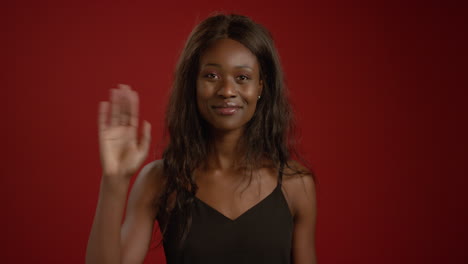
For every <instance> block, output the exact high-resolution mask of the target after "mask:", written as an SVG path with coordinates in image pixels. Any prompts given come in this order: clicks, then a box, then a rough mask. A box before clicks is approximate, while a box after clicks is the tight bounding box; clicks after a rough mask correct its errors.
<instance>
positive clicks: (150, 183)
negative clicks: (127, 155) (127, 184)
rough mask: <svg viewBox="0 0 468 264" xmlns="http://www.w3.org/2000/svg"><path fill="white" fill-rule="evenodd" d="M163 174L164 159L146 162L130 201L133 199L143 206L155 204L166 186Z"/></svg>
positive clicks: (136, 180) (134, 186) (133, 188)
mask: <svg viewBox="0 0 468 264" xmlns="http://www.w3.org/2000/svg"><path fill="white" fill-rule="evenodd" d="M163 175H164V173H163V160H155V161H152V162H150V163H148V164H146V165H145V166H144V167H143V168H142V169H141V170H140V173H139V174H138V176H137V177H136V179H135V182H134V184H133V187H132V190H131V193H130V197H129V202H132V200H133V201H135V202H137V203H138V204H140V205H142V206H143V205H147V206H153V205H154V202H155V201H157V198H158V197H159V196H160V195H161V193H162V191H163V189H164V186H165V178H164V177H163Z"/></svg>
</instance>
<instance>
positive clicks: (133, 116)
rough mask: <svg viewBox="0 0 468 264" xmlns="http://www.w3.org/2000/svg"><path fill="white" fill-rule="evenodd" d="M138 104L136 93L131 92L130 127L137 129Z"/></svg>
mask: <svg viewBox="0 0 468 264" xmlns="http://www.w3.org/2000/svg"><path fill="white" fill-rule="evenodd" d="M139 104H140V99H139V97H138V93H137V92H136V91H132V92H131V96H130V125H131V126H133V127H138V107H139Z"/></svg>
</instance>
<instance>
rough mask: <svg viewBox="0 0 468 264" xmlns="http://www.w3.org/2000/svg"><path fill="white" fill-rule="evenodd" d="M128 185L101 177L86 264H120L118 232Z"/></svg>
mask: <svg viewBox="0 0 468 264" xmlns="http://www.w3.org/2000/svg"><path fill="white" fill-rule="evenodd" d="M128 187H129V183H128V182H125V181H124V182H116V181H115V180H111V179H109V177H106V176H102V179H101V185H100V191H99V199H98V203H97V207H96V214H95V216H94V222H93V226H92V228H91V233H90V236H89V240H88V247H87V250H86V263H88V264H91V263H100V264H101V263H112V264H116V263H120V262H121V252H120V230H121V225H122V217H123V214H124V210H125V202H126V197H127V192H128Z"/></svg>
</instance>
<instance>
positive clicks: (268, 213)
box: [164, 170, 293, 264]
mask: <svg viewBox="0 0 468 264" xmlns="http://www.w3.org/2000/svg"><path fill="white" fill-rule="evenodd" d="M280 171H281V170H280ZM281 176H282V175H281V173H280V174H279V175H278V185H277V186H276V188H275V189H274V190H273V192H272V193H271V194H269V195H268V196H267V197H265V198H264V199H263V200H262V201H260V202H259V203H258V204H256V205H255V206H253V207H252V208H250V209H249V210H247V211H246V212H245V213H243V214H242V215H240V216H239V217H238V218H236V219H235V220H231V219H230V218H228V217H226V216H224V215H223V214H221V213H220V212H219V211H217V210H216V209H214V208H212V207H211V206H209V205H208V204H206V203H204V202H203V201H202V200H200V199H198V198H196V197H195V201H194V205H193V211H192V225H191V229H190V231H189V233H188V236H187V239H186V240H185V242H184V243H183V245H182V247H181V248H178V243H177V240H176V239H175V238H176V237H178V234H177V226H178V225H177V224H178V223H177V222H178V221H180V220H181V219H179V218H178V217H177V215H176V214H173V215H172V217H171V219H170V221H169V224H168V228H167V236H166V240H165V241H164V251H165V253H166V260H167V263H168V264H187V263H190V264H199V263H200V264H201V263H203V264H211V263H216V264H220V263H226V264H230V263H236V264H241V263H269V264H286V263H291V242H292V233H293V219H292V215H291V213H290V211H289V207H288V204H287V202H286V199H285V198H284V195H283V191H282V190H281V178H282V177H281Z"/></svg>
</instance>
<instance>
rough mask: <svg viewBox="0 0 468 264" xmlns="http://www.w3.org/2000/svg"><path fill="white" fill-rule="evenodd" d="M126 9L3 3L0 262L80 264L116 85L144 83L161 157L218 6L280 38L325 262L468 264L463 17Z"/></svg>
mask: <svg viewBox="0 0 468 264" xmlns="http://www.w3.org/2000/svg"><path fill="white" fill-rule="evenodd" d="M115 2H118V3H112V4H111V3H110V2H107V3H104V2H99V3H97V2H96V3H93V2H91V1H90V2H88V3H85V2H84V1H80V2H79V3H76V4H65V3H61V2H58V3H52V2H51V1H30V3H26V2H24V1H23V2H21V3H20V2H19V1H18V2H17V3H10V4H8V5H3V7H2V9H1V16H0V17H1V28H2V43H1V45H2V49H1V50H2V53H4V54H3V56H2V58H3V59H2V71H1V74H2V79H3V83H2V86H3V87H2V95H1V97H2V98H3V100H2V101H3V102H2V105H1V110H2V111H1V112H2V113H3V115H4V116H3V122H2V129H1V133H2V135H1V139H2V141H3V142H2V146H3V148H2V157H1V158H2V159H1V164H2V165H1V176H0V177H1V178H0V181H1V186H2V192H1V194H0V195H1V196H0V200H1V203H2V217H1V220H0V221H1V227H2V232H3V234H2V235H1V237H2V240H1V241H2V245H1V258H2V260H1V262H2V263H83V262H84V255H85V249H86V243H87V239H88V235H89V231H90V228H91V223H92V219H93V216H94V211H95V206H96V202H97V195H98V187H99V177H100V164H99V156H98V144H97V143H98V142H97V106H98V102H99V101H102V100H107V98H108V92H109V89H110V88H113V87H115V86H116V84H117V83H126V84H130V85H131V86H132V87H133V88H134V89H136V90H137V91H138V92H139V94H140V96H141V118H142V119H146V120H149V121H150V122H151V123H152V125H153V142H152V145H153V147H154V148H153V149H154V151H153V152H152V153H151V155H150V157H149V158H148V162H149V161H150V160H151V159H154V158H158V157H160V154H159V153H160V149H161V144H158V142H161V137H162V129H163V126H162V121H163V113H164V105H165V102H166V99H167V93H168V89H169V87H170V83H171V79H172V72H173V69H174V66H175V62H176V60H177V57H178V55H179V53H180V51H181V49H182V46H183V43H184V40H185V38H186V37H187V35H188V34H189V32H190V31H191V29H192V28H193V26H195V25H196V24H197V23H198V22H200V21H201V20H202V19H204V18H205V17H207V16H208V15H209V14H211V13H212V12H213V11H225V12H237V13H241V14H245V15H248V16H251V17H252V18H253V19H254V20H256V21H258V22H259V23H261V24H263V25H265V26H266V27H267V28H269V29H270V31H271V32H272V33H273V35H274V38H275V41H276V44H277V47H278V50H279V52H280V55H281V58H282V62H283V66H284V70H285V73H286V76H287V84H288V86H289V88H290V91H291V97H292V102H293V104H294V107H295V109H296V112H297V117H298V122H299V127H300V129H301V135H302V143H301V150H302V151H303V153H305V156H306V158H307V159H308V160H310V162H311V163H312V165H313V168H314V169H315V172H316V173H317V177H318V180H319V182H318V187H317V197H318V222H317V239H316V241H317V256H318V261H319V263H322V264H325V263H467V261H468V252H467V245H468V243H467V242H468V238H467V236H468V234H467V233H468V228H467V226H466V225H467V223H468V214H467V206H466V203H467V202H468V201H467V197H466V189H467V183H468V180H467V172H466V162H467V144H466V143H467V140H466V135H467V134H468V133H467V129H466V123H467V111H466V110H465V104H464V103H465V101H466V99H467V97H466V92H465V90H466V88H467V85H466V76H467V71H466V62H467V60H466V58H467V57H466V47H467V45H466V44H467V43H466V36H467V32H466V27H465V26H466V14H464V13H463V11H462V10H463V9H462V8H461V7H457V6H450V5H449V4H444V5H442V4H435V3H434V4H433V3H431V2H430V1H424V2H422V1H421V3H418V4H416V3H414V4H410V3H408V2H410V1H408V2H406V1H405V2H402V3H395V2H392V1H388V3H385V4H384V3H380V4H369V3H363V2H361V3H359V4H357V2H355V4H352V5H351V4H344V3H345V1H343V2H341V3H337V2H330V1H327V2H325V1H323V2H322V3H319V2H313V1H295V0H289V1H282V2H279V3H272V2H271V1H243V0H239V1H234V2H232V3H230V2H229V1H216V2H209V1H194V2H193V3H182V2H180V1H165V2H163V3H162V2H161V3H158V2H156V1H152V2H149V3H144V4H143V3H138V4H129V3H125V2H124V1H115ZM441 2H442V1H441ZM325 3H326V4H325ZM148 258H149V259H151V260H153V262H152V263H155V262H154V260H155V259H158V258H163V254H162V251H161V250H156V251H152V252H151V253H150V254H149V257H148ZM148 263H149V261H148Z"/></svg>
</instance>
